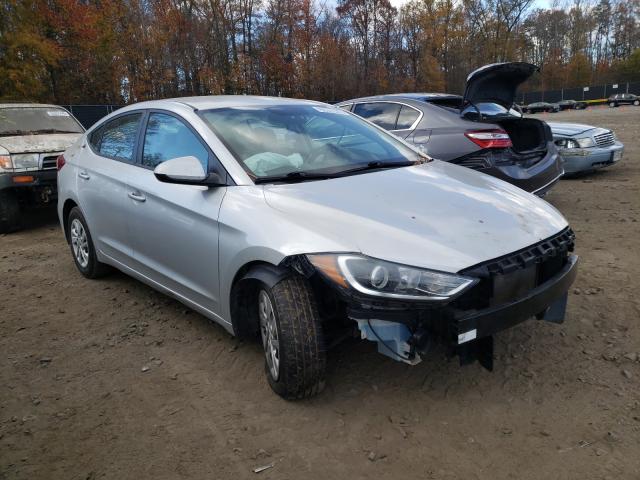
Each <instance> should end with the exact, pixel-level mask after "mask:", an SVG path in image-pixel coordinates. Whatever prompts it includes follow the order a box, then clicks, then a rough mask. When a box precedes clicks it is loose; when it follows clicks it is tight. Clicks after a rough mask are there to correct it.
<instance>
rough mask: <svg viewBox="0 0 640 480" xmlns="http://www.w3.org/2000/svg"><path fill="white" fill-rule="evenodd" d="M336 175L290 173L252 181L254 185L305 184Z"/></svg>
mask: <svg viewBox="0 0 640 480" xmlns="http://www.w3.org/2000/svg"><path fill="white" fill-rule="evenodd" d="M336 176H337V175H335V174H330V173H311V172H305V171H296V172H290V173H287V174H286V175H270V176H267V177H258V178H256V179H255V180H254V183H256V184H259V183H272V182H285V183H295V182H305V181H307V180H325V179H327V178H335V177H336Z"/></svg>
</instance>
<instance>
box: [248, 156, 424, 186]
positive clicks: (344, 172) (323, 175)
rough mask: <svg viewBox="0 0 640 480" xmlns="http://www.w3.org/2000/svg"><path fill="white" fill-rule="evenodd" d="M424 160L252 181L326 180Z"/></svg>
mask: <svg viewBox="0 0 640 480" xmlns="http://www.w3.org/2000/svg"><path fill="white" fill-rule="evenodd" d="M425 161H426V160H418V161H407V162H382V161H373V162H369V163H367V164H365V165H361V166H359V167H356V168H350V169H347V170H341V171H338V172H332V173H313V172H305V171H296V172H290V173H287V174H286V175H272V176H268V177H258V178H256V179H255V180H254V183H256V184H259V183H272V182H285V183H295V182H305V181H307V180H326V179H328V178H339V177H346V176H348V175H351V174H352V173H357V172H364V171H365V170H381V169H385V168H399V167H409V166H412V165H419V164H421V163H424V162H425Z"/></svg>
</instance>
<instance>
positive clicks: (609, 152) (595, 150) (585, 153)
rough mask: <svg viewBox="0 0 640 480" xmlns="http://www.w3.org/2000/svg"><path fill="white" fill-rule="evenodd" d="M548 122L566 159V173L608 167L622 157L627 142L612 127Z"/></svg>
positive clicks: (572, 173)
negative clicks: (620, 138)
mask: <svg viewBox="0 0 640 480" xmlns="http://www.w3.org/2000/svg"><path fill="white" fill-rule="evenodd" d="M548 125H549V127H551V132H552V133H553V139H554V142H555V143H556V145H557V147H558V150H559V152H560V155H561V156H562V159H563V160H564V172H565V176H571V175H576V174H578V173H586V172H591V171H594V170H597V169H599V168H604V167H609V166H611V165H614V164H616V163H618V162H619V161H620V160H622V155H623V153H624V145H623V144H622V143H621V142H620V141H619V140H618V139H617V138H616V134H615V133H614V132H613V131H612V130H609V129H606V128H600V127H592V126H590V125H581V124H578V123H555V122H549V123H548Z"/></svg>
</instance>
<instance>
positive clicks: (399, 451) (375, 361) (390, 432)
mask: <svg viewBox="0 0 640 480" xmlns="http://www.w3.org/2000/svg"><path fill="white" fill-rule="evenodd" d="M539 117H540V118H543V119H551V120H560V119H562V120H567V121H572V122H579V123H587V124H592V125H599V126H606V127H611V128H613V129H614V130H615V131H616V133H617V134H618V136H619V138H620V139H621V140H622V141H623V142H624V143H625V145H626V153H625V158H624V159H623V161H622V162H621V163H620V164H618V165H616V166H614V167H612V168H610V169H608V170H604V171H601V172H598V173H596V174H592V175H589V176H584V177H580V178H578V179H572V180H563V181H562V182H561V183H560V184H558V185H557V186H556V187H555V189H554V190H553V191H552V192H551V194H550V195H549V196H548V197H547V199H548V200H549V201H550V202H551V203H553V204H554V205H555V206H556V207H557V208H558V209H559V210H560V211H562V212H563V213H564V214H565V215H566V216H567V218H568V219H569V221H570V223H571V224H572V226H573V228H574V230H575V232H576V235H577V253H578V254H579V255H580V256H581V266H580V272H579V277H578V280H577V282H576V284H575V285H574V287H575V290H573V289H572V293H571V295H570V304H569V310H568V318H567V320H566V322H565V323H564V324H563V325H560V326H555V325H551V324H546V323H544V322H537V321H535V320H531V321H529V322H526V323H524V324H522V325H520V326H518V327H516V328H514V329H512V330H510V331H506V332H503V333H502V334H501V335H499V336H498V337H497V345H496V351H497V354H496V357H497V358H496V362H495V370H494V372H493V373H489V372H487V371H485V370H483V369H482V368H481V367H480V366H478V365H477V364H476V365H472V366H468V367H459V366H458V364H457V361H448V360H447V359H446V358H445V357H444V355H443V352H441V351H436V352H434V353H433V354H432V355H431V357H430V358H428V359H427V360H426V361H424V362H423V363H422V364H420V365H418V366H416V367H409V366H406V365H403V364H400V363H396V362H393V361H392V360H390V359H388V358H387V357H384V356H381V355H379V354H377V353H376V352H375V346H374V344H372V343H366V342H356V341H354V342H349V343H345V344H342V345H340V346H339V347H337V348H336V349H335V350H334V351H332V352H330V356H329V363H328V382H327V383H328V385H327V388H326V390H325V392H324V393H323V394H322V395H321V396H319V397H318V398H316V399H313V400H312V401H307V402H301V403H289V402H286V401H284V400H281V399H280V398H279V397H277V396H276V395H274V394H273V393H272V392H271V390H270V389H269V386H268V385H267V383H266V380H265V378H264V375H263V360H262V355H261V349H260V346H259V345H258V344H257V343H255V344H254V343H238V342H237V341H236V340H235V339H233V338H231V337H230V336H229V335H227V334H226V333H225V332H224V331H223V329H222V328H220V327H218V326H216V325H213V324H210V323H209V322H208V321H206V320H205V319H204V318H203V317H201V316H199V315H198V314H196V313H194V312H192V311H189V310H187V309H185V307H184V306H182V305H181V304H179V303H177V302H175V301H173V300H171V299H169V298H167V297H164V296H163V295H161V294H159V293H156V292H154V291H153V290H151V289H150V288H148V287H146V286H144V285H142V284H140V283H138V282H136V281H134V280H132V279H130V278H128V277H126V276H124V275H122V274H119V273H114V274H113V275H111V276H109V277H107V278H106V279H103V280H100V281H88V280H85V279H84V278H83V277H81V276H80V274H79V273H78V272H77V271H76V269H75V267H74V265H73V263H72V260H71V256H70V254H69V251H68V247H67V245H66V243H65V242H64V239H63V236H62V233H61V231H60V229H59V227H58V224H57V220H56V218H55V212H52V211H49V212H41V213H40V214H38V215H34V216H32V218H31V220H30V221H31V224H32V225H31V226H30V228H28V229H27V230H24V231H22V232H20V233H17V234H11V235H5V236H0V272H1V273H0V291H1V292H2V303H1V304H0V358H1V362H0V479H14V478H20V479H65V480H68V479H98V478H110V479H111V478H113V479H124V478H158V479H175V478H195V479H205V478H206V479H224V478H265V479H269V478H278V479H286V478H289V479H299V478H305V479H309V480H312V479H316V478H322V479H325V478H347V477H348V478H376V479H378V478H383V479H385V478H389V479H398V478H420V479H431V478H434V479H435V478H437V479H465V480H467V479H478V478H487V479H503V478H504V479H511V478H513V479H543V478H553V479H574V478H580V479H604V478H611V479H627V478H628V479H638V478H640V473H639V472H640V358H639V357H640V328H639V321H640V300H639V299H640V294H639V292H640V255H639V254H638V251H639V250H640V223H639V222H638V219H639V217H640V139H639V138H638V137H639V135H638V134H639V133H640V108H634V107H622V108H618V109H607V108H600V109H592V110H587V111H582V112H563V113H559V114H552V115H540V116H539ZM260 466H272V467H271V468H269V469H267V470H265V471H263V472H261V473H259V474H256V473H254V471H253V470H254V469H255V468H256V467H260Z"/></svg>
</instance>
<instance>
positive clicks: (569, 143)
mask: <svg viewBox="0 0 640 480" xmlns="http://www.w3.org/2000/svg"><path fill="white" fill-rule="evenodd" d="M556 145H557V146H558V147H560V148H579V147H580V145H579V144H578V142H576V141H575V140H572V139H570V138H561V139H560V140H556Z"/></svg>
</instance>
